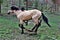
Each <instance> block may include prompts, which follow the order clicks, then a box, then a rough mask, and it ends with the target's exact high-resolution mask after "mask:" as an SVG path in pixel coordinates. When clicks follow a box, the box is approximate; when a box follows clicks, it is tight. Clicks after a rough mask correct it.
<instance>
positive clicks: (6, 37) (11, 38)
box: [0, 13, 60, 40]
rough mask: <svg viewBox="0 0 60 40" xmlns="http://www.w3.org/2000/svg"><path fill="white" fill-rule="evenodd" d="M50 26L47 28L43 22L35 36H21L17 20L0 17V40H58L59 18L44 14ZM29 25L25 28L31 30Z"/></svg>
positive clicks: (59, 37)
mask: <svg viewBox="0 0 60 40" xmlns="http://www.w3.org/2000/svg"><path fill="white" fill-rule="evenodd" d="M45 15H46V16H47V17H48V19H49V23H50V24H51V25H52V27H51V28H49V27H48V26H47V25H46V24H45V23H44V22H42V25H41V26H40V27H39V29H38V34H37V35H29V34H23V35H21V30H19V27H18V24H19V22H18V20H17V19H16V17H13V16H11V15H10V16H6V15H5V16H0V40H60V16H59V15H54V14H48V13H45ZM32 26H33V23H29V25H28V26H26V28H32Z"/></svg>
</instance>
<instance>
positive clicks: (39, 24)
mask: <svg viewBox="0 0 60 40" xmlns="http://www.w3.org/2000/svg"><path fill="white" fill-rule="evenodd" d="M41 22H42V20H40V22H39V23H38V25H37V27H36V28H35V31H34V32H36V33H37V30H38V28H39V26H41Z"/></svg>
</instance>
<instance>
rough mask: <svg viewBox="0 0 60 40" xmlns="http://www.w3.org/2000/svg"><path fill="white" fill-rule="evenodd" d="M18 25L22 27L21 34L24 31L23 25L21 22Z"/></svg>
mask: <svg viewBox="0 0 60 40" xmlns="http://www.w3.org/2000/svg"><path fill="white" fill-rule="evenodd" d="M19 27H20V28H21V29H22V32H21V34H23V33H24V29H25V28H24V27H23V24H19Z"/></svg>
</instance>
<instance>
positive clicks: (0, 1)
mask: <svg viewBox="0 0 60 40" xmlns="http://www.w3.org/2000/svg"><path fill="white" fill-rule="evenodd" d="M2 3H3V0H0V13H1V4H2Z"/></svg>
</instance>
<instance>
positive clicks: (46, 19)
mask: <svg viewBox="0 0 60 40" xmlns="http://www.w3.org/2000/svg"><path fill="white" fill-rule="evenodd" d="M42 18H43V20H44V22H45V23H46V24H47V25H48V26H49V27H51V25H50V24H49V23H48V18H47V17H46V16H45V15H44V14H43V13H42Z"/></svg>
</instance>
